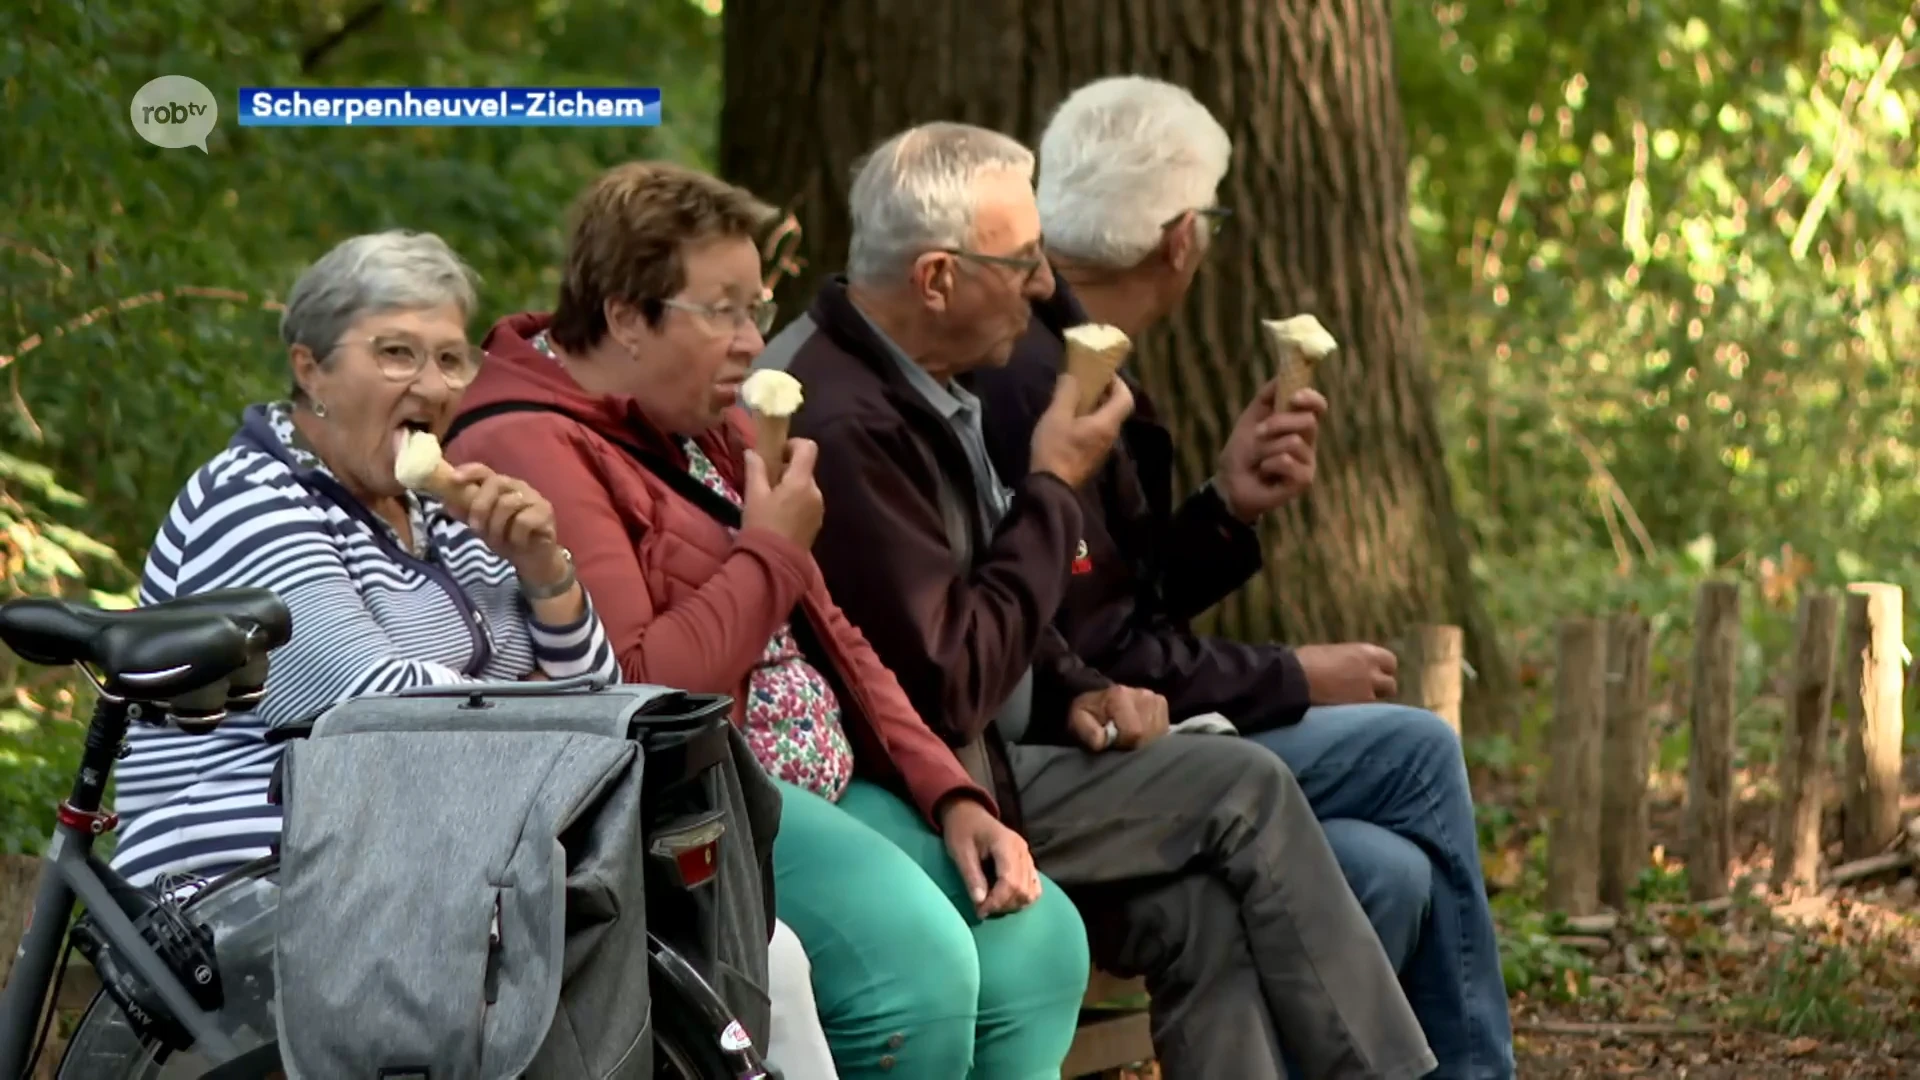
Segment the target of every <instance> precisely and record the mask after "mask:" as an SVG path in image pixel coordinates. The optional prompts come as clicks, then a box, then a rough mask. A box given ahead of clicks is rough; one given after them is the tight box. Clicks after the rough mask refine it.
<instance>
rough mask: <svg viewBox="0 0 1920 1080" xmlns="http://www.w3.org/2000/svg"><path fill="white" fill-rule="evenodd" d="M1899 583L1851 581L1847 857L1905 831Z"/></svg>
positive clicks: (1871, 851)
mask: <svg viewBox="0 0 1920 1080" xmlns="http://www.w3.org/2000/svg"><path fill="white" fill-rule="evenodd" d="M1900 604H1901V594H1900V588H1899V586H1897V585H1886V584H1879V583H1867V584H1859V585H1850V586H1848V587H1847V636H1846V650H1845V652H1844V653H1843V654H1842V657H1841V686H1842V690H1843V692H1844V693H1845V694H1846V697H1847V734H1846V748H1847V756H1846V761H1847V772H1846V797H1845V801H1844V803H1843V806H1842V811H1841V814H1842V817H1841V822H1842V826H1843V827H1842V829H1841V834H1842V851H1843V854H1844V856H1845V858H1847V859H1849V860H1852V859H1864V858H1866V857H1868V856H1869V855H1878V854H1879V853H1880V852H1882V851H1884V850H1885V849H1886V847H1887V845H1888V844H1890V843H1892V842H1893V840H1894V838H1895V837H1896V836H1898V835H1899V834H1900V737H1901V729H1902V727H1903V723H1902V717H1901V715H1900V712H1901V709H1902V707H1903V706H1904V704H1905V703H1904V702H1903V701H1902V700H1901V698H1902V690H1903V689H1904V688H1903V686H1902V682H1903V674H1904V673H1903V672H1902V671H1901V667H1900Z"/></svg>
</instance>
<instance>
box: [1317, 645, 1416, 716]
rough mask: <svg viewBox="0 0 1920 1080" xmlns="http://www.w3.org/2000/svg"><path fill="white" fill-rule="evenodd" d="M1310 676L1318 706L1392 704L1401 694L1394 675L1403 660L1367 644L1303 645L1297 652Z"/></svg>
mask: <svg viewBox="0 0 1920 1080" xmlns="http://www.w3.org/2000/svg"><path fill="white" fill-rule="evenodd" d="M1294 656H1296V657H1298V658H1299V660H1300V667H1301V669H1302V670H1303V671H1305V672H1306V674H1307V688H1308V692H1309V694H1310V696H1311V700H1312V702H1313V704H1315V705H1363V704H1366V703H1368V702H1374V701H1391V700H1392V699H1393V696H1394V695H1395V694H1396V693H1398V692H1399V682H1398V681H1397V680H1396V679H1395V677H1394V675H1395V673H1396V672H1397V671H1398V670H1399V668H1400V660H1399V658H1398V657H1396V656H1394V655H1393V653H1392V652H1390V651H1388V650H1386V649H1383V648H1381V647H1380V646H1378V645H1369V644H1367V643H1366V642H1359V641H1356V642H1349V643H1347V644H1343V645H1302V646H1301V647H1300V648H1298V649H1296V650H1294Z"/></svg>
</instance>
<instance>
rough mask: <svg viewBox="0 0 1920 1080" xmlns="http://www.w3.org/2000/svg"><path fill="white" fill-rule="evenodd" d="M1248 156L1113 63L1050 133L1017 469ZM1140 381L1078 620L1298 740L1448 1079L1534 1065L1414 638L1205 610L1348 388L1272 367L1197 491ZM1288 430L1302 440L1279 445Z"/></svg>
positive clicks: (1185, 256)
mask: <svg viewBox="0 0 1920 1080" xmlns="http://www.w3.org/2000/svg"><path fill="white" fill-rule="evenodd" d="M1230 152H1231V147H1230V145H1229V143H1228V139H1227V135H1226V132H1225V131H1224V130H1222V129H1221V127H1220V125H1219V123H1218V122H1216V121H1215V120H1214V118H1213V117H1212V116H1211V115H1210V114H1209V113H1208V112H1207V110H1206V108H1205V107H1204V106H1202V105H1201V104H1200V103H1199V102H1197V101H1195V100H1194V98H1193V96H1192V95H1191V94H1189V93H1188V92H1187V91H1185V90H1183V89H1181V88H1179V87H1175V86H1172V85H1169V84H1167V83H1164V82H1159V81H1157V80H1152V79H1145V78H1115V79H1104V80H1101V81H1099V82H1095V83H1092V84H1089V85H1088V86H1085V87H1083V88H1081V89H1080V90H1078V91H1076V92H1075V93H1074V94H1073V95H1072V96H1071V97H1069V98H1068V99H1067V100H1066V101H1065V102H1064V103H1063V104H1062V105H1061V106H1060V108H1059V110H1058V112H1057V113H1056V114H1055V116H1054V117H1053V119H1052V120H1051V122H1050V123H1049V125H1048V128H1047V131H1046V133H1045V135H1044V137H1043V139H1042V141H1041V144H1040V185H1039V208H1040V215H1041V223H1042V232H1043V234H1044V235H1045V236H1046V241H1047V254H1048V256H1049V259H1050V261H1051V264H1052V267H1053V270H1054V272H1055V274H1056V277H1057V283H1056V287H1055V289H1054V291H1053V294H1052V295H1051V296H1050V297H1047V298H1045V299H1041V300H1036V301H1035V302H1034V304H1033V316H1034V317H1033V320H1032V324H1031V326H1030V327H1029V328H1028V329H1027V331H1026V333H1025V334H1024V336H1022V337H1021V339H1020V341H1019V342H1018V344H1017V345H1016V346H1015V347H1014V348H1013V350H1012V357H1011V360H1010V362H1009V363H1008V364H1007V365H1006V366H1005V367H1002V368H998V369H992V370H983V371H980V372H978V373H976V374H975V375H974V376H973V378H972V380H971V385H972V389H973V390H974V391H975V392H976V393H977V394H978V395H979V396H980V398H981V400H982V402H983V414H984V420H983V422H984V426H985V429H986V433H987V442H988V445H989V448H990V454H991V456H992V458H993V462H994V465H995V467H996V468H998V469H999V470H1000V471H1001V473H1002V475H1007V476H1018V475H1020V474H1021V473H1022V472H1023V471H1024V470H1025V469H1026V468H1027V456H1028V443H1029V441H1030V439H1031V438H1032V434H1033V431H1034V428H1035V426H1036V424H1037V423H1039V422H1040V418H1041V416H1042V415H1043V414H1044V412H1045V410H1046V408H1047V405H1048V403H1049V401H1050V400H1051V397H1052V391H1053V385H1054V382H1055V380H1056V379H1057V378H1058V377H1059V372H1060V369H1061V363H1062V358H1063V356H1064V352H1065V343H1064V338H1063V335H1064V333H1065V331H1066V330H1067V329H1068V328H1069V327H1072V326H1076V325H1079V324H1082V323H1088V322H1095V323H1106V324H1109V325H1113V326H1117V327H1119V328H1120V329H1121V330H1124V331H1125V332H1126V333H1127V334H1128V336H1129V337H1131V338H1133V339H1134V340H1135V341H1136V342H1138V340H1139V339H1140V338H1141V337H1143V336H1145V335H1146V334H1147V333H1148V332H1149V331H1150V330H1151V329H1152V328H1153V327H1154V326H1155V325H1156V324H1158V323H1159V322H1160V321H1161V320H1163V319H1165V318H1166V317H1167V316H1168V315H1169V314H1170V313H1171V312H1172V311H1173V310H1174V309H1175V308H1176V307H1177V306H1178V305H1180V304H1181V303H1182V302H1183V301H1184V300H1185V298H1186V294H1187V291H1188V288H1189V287H1190V286H1191V284H1192V282H1193V278H1194V274H1195V272H1196V271H1197V270H1198V269H1199V267H1200V265H1201V262H1202V260H1203V258H1204V255H1205V252H1206V249H1207V246H1208V241H1209V239H1210V237H1211V234H1212V232H1213V231H1215V230H1217V228H1218V227H1219V225H1220V224H1221V223H1222V222H1223V220H1224V218H1225V216H1226V213H1225V210H1224V209H1223V208H1221V207H1219V206H1217V205H1216V203H1215V189H1216V188H1218V187H1219V185H1220V183H1221V181H1222V179H1223V178H1224V177H1225V175H1226V169H1227V162H1228V156H1229V154H1230ZM1272 314H1273V315H1276V316H1278V315H1283V314H1289V313H1288V312H1280V311H1276V312H1273V313H1272ZM1249 329H1250V330H1251V329H1253V328H1252V327H1249ZM1127 381H1128V385H1129V387H1130V388H1131V390H1132V394H1133V397H1134V413H1133V415H1132V416H1131V417H1130V418H1129V420H1128V421H1127V424H1126V427H1125V430H1124V432H1123V435H1122V439H1121V444H1120V446H1119V447H1117V448H1116V450H1115V452H1114V453H1113V455H1112V457H1111V458H1110V459H1109V460H1108V461H1107V463H1106V466H1105V468H1104V469H1103V470H1102V472H1101V473H1100V475H1099V477H1098V479H1097V480H1096V482H1095V483H1094V484H1091V485H1089V486H1088V487H1086V488H1084V489H1082V491H1081V492H1080V504H1081V513H1082V531H1083V533H1084V551H1083V554H1082V557H1081V559H1080V560H1079V564H1078V565H1077V566H1076V567H1075V569H1074V574H1073V578H1072V583H1071V584H1070V585H1069V586H1068V588H1067V595H1066V600H1065V602H1064V603H1063V604H1062V606H1061V608H1060V610H1059V614H1058V616H1057V618H1056V626H1057V627H1058V629H1060V630H1061V631H1062V632H1063V633H1064V634H1065V636H1066V638H1067V640H1068V641H1069V642H1070V643H1071V644H1072V646H1073V647H1074V648H1075V649H1076V650H1077V651H1078V653H1079V655H1081V656H1082V657H1084V658H1086V659H1087V660H1088V662H1090V663H1092V664H1094V665H1095V666H1096V667H1098V668H1100V669H1101V671H1103V672H1104V673H1105V674H1107V675H1108V676H1110V677H1112V678H1114V679H1117V680H1120V681H1123V682H1128V683H1131V684H1133V685H1136V686H1143V687H1148V688H1151V689H1153V690H1157V691H1159V692H1160V693H1162V694H1165V695H1166V697H1167V699H1168V701H1169V703H1170V712H1171V714H1172V716H1173V717H1174V719H1175V720H1178V719H1180V718H1182V717H1189V716H1194V715H1198V714H1205V713H1216V712H1217V713H1220V714H1222V715H1224V716H1225V717H1226V718H1227V719H1229V720H1231V721H1232V722H1233V723H1234V724H1235V725H1237V726H1238V728H1239V730H1240V731H1241V732H1242V733H1243V734H1245V735H1247V736H1248V737H1249V738H1250V739H1251V740H1252V741H1254V742H1257V743H1260V744H1261V745H1264V746H1266V747H1268V748H1270V749H1272V750H1273V751H1274V752H1275V753H1277V754H1279V755H1280V757H1281V758H1283V759H1284V760H1285V761H1286V762H1287V764H1288V765H1289V766H1291V767H1292V769H1293V771H1294V774H1295V775H1296V776H1297V777H1298V778H1299V780H1300V784H1301V787H1302V788H1304V789H1305V791H1306V793H1307V796H1308V798H1309V799H1310V800H1311V801H1312V803H1313V805H1314V809H1315V811H1316V812H1317V813H1318V814H1319V816H1320V817H1321V819H1322V820H1323V822H1324V823H1325V825H1326V830H1327V836H1328V839H1329V840H1331V841H1332V843H1333V846H1334V850H1335V853H1336V854H1337V855H1338V856H1339V859H1340V863H1341V867H1342V869H1343V870H1344V871H1345V872H1346V874H1347V876H1348V878H1349V881H1350V882H1351V883H1352V885H1353V887H1354V891H1355V892H1356V893H1357V894H1358V895H1360V897H1361V898H1362V902H1363V903H1364V904H1366V906H1367V908H1368V913H1369V915H1370V917H1371V918H1372V919H1373V921H1374V924H1375V926H1376V928H1377V929H1378V930H1379V931H1380V934H1381V938H1382V940H1383V941H1384V942H1385V943H1386V945H1387V951H1388V953H1389V955H1390V956H1392V957H1393V958H1394V959H1395V961H1396V963H1397V965H1398V966H1399V967H1400V970H1401V973H1402V978H1403V981H1404V982H1405V984H1406V986H1407V989H1408V994H1409V996H1410V997H1411V998H1412V1000H1413V1003H1414V1008H1415V1010H1416V1011H1417V1012H1418V1013H1419V1015H1420V1019H1421V1022H1422V1024H1423V1025H1424V1027H1425V1028H1426V1032H1427V1038H1428V1040H1429V1042H1430V1043H1431V1044H1432V1046H1433V1049H1434V1052H1435V1053H1436V1054H1437V1055H1438V1056H1439V1058H1440V1069H1439V1071H1438V1072H1436V1073H1435V1074H1434V1075H1435V1076H1444V1077H1472V1078H1474V1080H1479V1078H1482V1077H1502V1078H1504V1077H1510V1076H1512V1075H1513V1068H1514V1067H1513V1061H1512V1035H1511V1030H1512V1029H1511V1025H1510V1023H1509V1020H1508V1010H1507V995H1506V986H1505V983H1504V981H1503V979H1502V976H1501V971H1500V960H1499V953H1498V948H1497V945H1496V943H1495V940H1494V930H1493V922H1492V918H1491V915H1490V913H1489V910H1488V905H1487V897H1486V892H1485V886H1484V885H1483V883H1482V881H1481V874H1480V862H1479V849H1478V842H1477V835H1476V831H1475V824H1474V814H1473V799H1472V795H1471V793H1470V792H1469V790H1468V786H1467V774H1466V767H1465V763H1464V761H1463V759H1462V756H1461V751H1460V744H1459V740H1458V738H1457V736H1456V735H1455V733H1454V732H1453V731H1452V729H1451V728H1450V727H1448V725H1447V724H1446V723H1445V721H1443V720H1441V719H1440V718H1439V717H1437V716H1435V715H1434V714H1432V713H1430V712H1427V711H1425V710H1421V709H1413V708H1408V707H1405V706H1401V705H1395V704H1390V703H1389V702H1390V701H1391V699H1392V696H1393V694H1394V662H1393V654H1392V653H1390V652H1388V651H1387V650H1386V649H1383V648H1380V647H1379V646H1376V645H1371V644H1364V643H1349V644H1335V645H1308V646H1302V647H1301V648H1298V649H1289V648H1287V647H1286V646H1284V645H1277V644H1264V645H1248V644H1242V643H1240V642H1235V641H1227V640H1224V639H1221V638H1212V637H1201V636H1198V635H1196V634H1194V633H1193V632H1192V631H1191V630H1190V629H1189V627H1188V620H1189V619H1190V618H1191V617H1192V616H1194V615H1197V614H1199V613H1200V612H1202V611H1205V610H1206V609H1208V608H1210V607H1212V606H1213V605H1214V604H1215V603H1217V602H1219V601H1220V600H1221V599H1222V598H1223V597H1225V596H1226V595H1228V594H1229V593H1231V592H1232V591H1233V590H1235V589H1237V588H1239V587H1240V585H1241V584H1243V583H1244V582H1245V581H1246V580H1247V579H1248V578H1249V577H1251V576H1252V575H1253V574H1255V573H1256V572H1258V571H1259V569H1260V566H1261V560H1262V555H1261V548H1260V541H1259V537H1258V534H1257V533H1256V532H1255V528H1254V527H1255V525H1256V524H1257V522H1258V521H1259V519H1260V517H1261V516H1262V515H1263V514H1265V513H1267V512H1268V511H1271V510H1272V509H1274V508H1275V507H1277V506H1280V505H1282V504H1283V503H1285V502H1287V501H1288V500H1291V499H1296V498H1300V497H1302V496H1303V495H1305V494H1306V493H1307V491H1308V489H1309V488H1310V486H1311V484H1312V479H1313V465H1314V436H1315V433H1316V430H1317V427H1318V414H1319V413H1320V412H1322V411H1323V410H1325V409H1326V407H1327V403H1326V401H1325V399H1324V398H1322V397H1321V396H1320V395H1319V394H1318V393H1315V392H1313V391H1303V392H1302V393H1300V394H1299V395H1297V396H1296V397H1295V399H1294V400H1292V401H1274V400H1272V383H1269V384H1268V385H1267V388H1266V390H1265V391H1263V393H1262V395H1261V396H1259V397H1257V398H1256V400H1255V401H1254V402H1253V403H1251V404H1250V405H1249V406H1248V407H1247V408H1246V411H1245V412H1243V413H1242V414H1241V416H1240V418H1239V420H1238V422H1237V423H1236V425H1235V427H1234V429H1233V431H1232V433H1231V435H1230V436H1229V438H1228V440H1227V444H1226V447H1225V449H1224V450H1223V451H1222V454H1221V457H1220V461H1219V466H1218V469H1219V471H1218V472H1217V473H1216V474H1215V476H1214V478H1213V479H1212V481H1211V482H1209V483H1208V484H1206V485H1204V486H1203V487H1202V488H1201V489H1200V490H1199V491H1198V492H1196V493H1194V494H1193V495H1191V496H1189V497H1188V498H1187V499H1186V500H1185V501H1184V502H1178V503H1176V501H1175V499H1174V492H1173V440H1172V437H1171V436H1170V434H1169V433H1168V431H1167V429H1166V427H1165V426H1163V425H1162V424H1161V423H1160V421H1159V419H1158V418H1157V417H1156V416H1155V413H1154V410H1153V406H1152V403H1151V402H1150V401H1148V400H1147V397H1146V395H1145V392H1144V391H1143V390H1142V389H1141V388H1140V386H1139V385H1138V383H1135V382H1133V381H1132V379H1131V377H1130V376H1129V377H1127ZM1276 436H1278V438H1279V447H1280V451H1279V453H1278V454H1268V453H1263V452H1261V451H1259V450H1258V449H1257V447H1258V446H1259V445H1260V444H1261V442H1262V441H1263V440H1272V439H1274V438H1275V437H1276ZM1315 585H1316V586H1317V587H1320V588H1329V587H1330V588H1334V589H1337V588H1338V584H1337V583H1315Z"/></svg>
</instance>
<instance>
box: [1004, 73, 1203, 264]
mask: <svg viewBox="0 0 1920 1080" xmlns="http://www.w3.org/2000/svg"><path fill="white" fill-rule="evenodd" d="M1232 156H1233V141H1232V140H1231V139H1229V138H1228V137H1227V132H1226V129H1225V128H1223V127H1221V126H1220V122H1219V121H1218V120H1216V119H1214V117H1213V114H1212V113H1210V112H1208V111H1207V107H1206V106H1205V105H1202V104H1200V102H1199V101H1198V100H1197V99H1196V98H1194V96H1193V95H1192V94H1191V93H1189V92H1188V91H1187V90H1186V89H1184V88H1183V87H1179V86H1175V85H1173V84H1172V83H1168V82H1162V81H1160V80H1159V79H1149V78H1145V77H1143V76H1139V75H1122V76H1116V77H1114V78H1108V79H1100V80H1098V81H1096V82H1091V83H1088V84H1087V85H1085V86H1083V87H1081V88H1080V89H1078V90H1075V91H1074V92H1073V93H1072V94H1071V95H1069V96H1068V98H1067V100H1065V101H1063V102H1061V103H1060V107H1059V108H1058V109H1056V110H1055V111H1054V114H1053V118H1052V119H1051V120H1049V121H1048V122H1047V130H1046V132H1045V133H1044V134H1043V135H1042V136H1041V137H1040V191H1039V203H1040V231H1041V232H1042V234H1044V235H1045V236H1046V238H1047V247H1048V249H1049V250H1051V251H1054V252H1057V253H1059V254H1061V255H1065V256H1067V257H1068V258H1072V259H1076V260H1080V261H1083V262H1089V263H1093V264H1096V265H1099V266H1106V267H1112V268H1115V269H1121V268H1125V267H1129V266H1133V265H1135V264H1137V263H1139V261H1140V260H1142V259H1144V258H1146V257H1147V256H1148V255H1149V254H1151V253H1152V252H1153V249H1154V248H1155V247H1157V246H1158V245H1159V243H1160V237H1161V232H1162V230H1163V229H1164V228H1165V227H1166V224H1167V222H1168V221H1170V220H1172V219H1173V218H1175V217H1178V216H1179V215H1181V214H1183V213H1186V212H1187V211H1189V210H1199V209H1202V208H1204V207H1206V206H1209V205H1211V204H1212V202H1213V200H1214V197H1215V194H1216V192H1217V191H1218V190H1219V188H1220V181H1221V180H1223V179H1225V178H1226V175H1227V162H1228V160H1229V159H1230V158H1231V157H1232Z"/></svg>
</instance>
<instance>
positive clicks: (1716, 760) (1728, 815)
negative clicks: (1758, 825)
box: [1686, 581, 1740, 900]
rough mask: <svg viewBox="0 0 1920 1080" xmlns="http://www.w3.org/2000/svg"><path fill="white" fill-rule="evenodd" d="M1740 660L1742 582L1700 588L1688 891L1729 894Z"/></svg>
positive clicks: (1698, 895) (1701, 896)
mask: <svg viewBox="0 0 1920 1080" xmlns="http://www.w3.org/2000/svg"><path fill="white" fill-rule="evenodd" d="M1739 660H1740V586H1739V584H1738V583H1737V582H1732V581H1708V582H1703V583H1702V584H1701V586H1700V600H1699V604H1698V606H1697V607H1696V608H1695V611H1694V618H1693V707H1692V709H1691V710H1690V724H1691V731H1690V734H1691V739H1690V748H1689V751H1688V754H1687V810H1686V852H1687V893H1688V896H1689V897H1690V898H1692V899H1694V900H1713V899H1716V898H1718V897H1722V896H1725V895H1727V872H1728V868H1729V864H1731V863H1732V861H1733V713H1734V694H1735V691H1736V689H1737V686H1738V681H1739V680H1738V673H1739Z"/></svg>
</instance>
